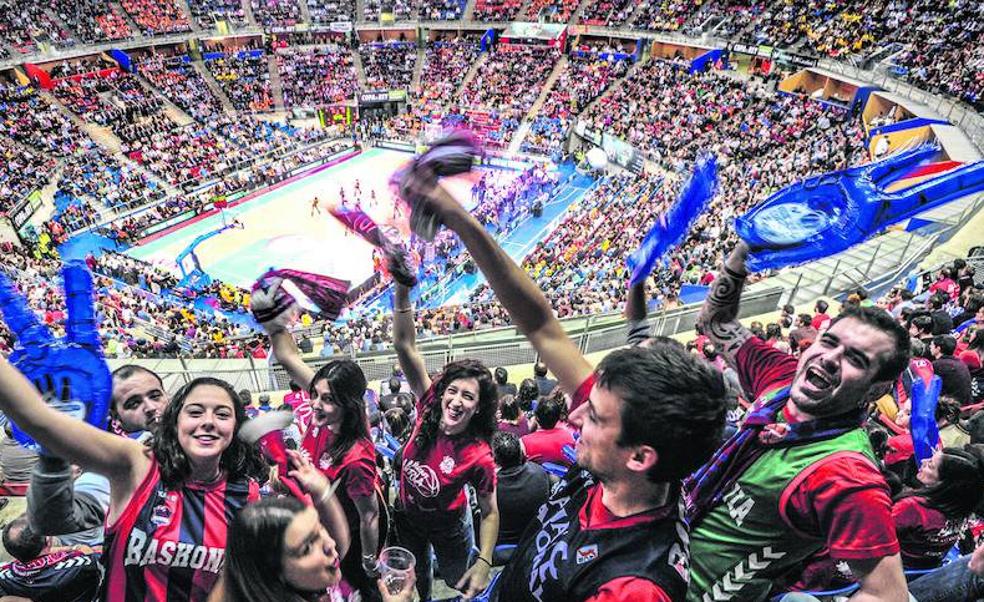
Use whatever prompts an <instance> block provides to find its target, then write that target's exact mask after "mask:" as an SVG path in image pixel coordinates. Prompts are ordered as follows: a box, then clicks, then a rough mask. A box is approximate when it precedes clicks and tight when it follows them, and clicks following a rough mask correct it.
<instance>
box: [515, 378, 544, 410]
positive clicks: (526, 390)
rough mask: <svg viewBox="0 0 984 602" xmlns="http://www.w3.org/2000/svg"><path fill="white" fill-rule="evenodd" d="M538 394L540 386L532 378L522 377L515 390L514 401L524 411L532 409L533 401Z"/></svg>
mask: <svg viewBox="0 0 984 602" xmlns="http://www.w3.org/2000/svg"><path fill="white" fill-rule="evenodd" d="M539 396H540V386H539V385H537V384H536V381H535V380H533V379H532V378H524V379H523V382H521V383H519V390H518V391H517V392H516V402H517V403H518V404H519V407H520V409H521V410H523V411H524V412H529V411H530V410H531V409H533V402H534V401H536V398H537V397H539Z"/></svg>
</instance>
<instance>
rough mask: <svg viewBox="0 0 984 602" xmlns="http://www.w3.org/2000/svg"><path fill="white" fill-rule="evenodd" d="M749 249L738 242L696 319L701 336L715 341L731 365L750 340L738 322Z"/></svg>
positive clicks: (750, 335)
mask: <svg viewBox="0 0 984 602" xmlns="http://www.w3.org/2000/svg"><path fill="white" fill-rule="evenodd" d="M746 257H748V245H746V244H745V243H744V242H743V241H738V244H737V245H735V248H734V250H733V251H731V254H730V255H728V257H727V258H726V259H725V260H724V264H723V265H722V267H721V271H720V272H719V273H718V276H717V278H715V279H714V283H713V284H712V285H711V294H709V295H708V296H707V299H706V300H705V301H704V306H703V307H702V308H701V310H700V315H699V316H698V317H697V323H698V324H700V325H701V327H703V329H704V333H705V334H706V335H707V336H708V337H710V338H711V340H712V341H714V342H715V343H716V344H717V345H718V347H719V348H720V350H721V352H722V353H723V354H724V356H725V358H727V360H728V361H729V362H731V363H732V365H733V364H734V359H735V354H736V353H737V352H738V349H739V348H741V346H742V345H743V344H744V343H745V341H747V340H748V339H750V338H751V337H752V333H751V331H749V330H748V329H747V328H745V327H744V326H742V325H741V323H740V322H738V308H739V305H740V303H741V291H742V289H743V288H744V287H745V277H746V276H748V271H747V270H746V269H745V258H746Z"/></svg>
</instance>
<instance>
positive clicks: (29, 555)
mask: <svg viewBox="0 0 984 602" xmlns="http://www.w3.org/2000/svg"><path fill="white" fill-rule="evenodd" d="M45 542H46V540H45V537H44V535H41V534H40V533H36V532H35V531H34V530H33V529H31V523H30V521H28V520H27V514H21V515H20V516H18V517H17V518H15V519H14V520H12V521H10V522H9V523H7V524H6V526H4V528H3V547H4V549H6V550H7V552H8V553H9V554H10V555H11V556H13V557H14V558H16V559H17V560H19V561H20V562H30V561H32V560H34V559H35V558H37V557H38V556H40V555H41V552H42V551H43V550H44V544H45Z"/></svg>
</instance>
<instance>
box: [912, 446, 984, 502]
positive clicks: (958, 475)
mask: <svg viewBox="0 0 984 602" xmlns="http://www.w3.org/2000/svg"><path fill="white" fill-rule="evenodd" d="M939 474H940V481H939V483H937V484H936V485H933V486H931V487H924V488H922V489H916V490H913V491H909V492H906V493H905V494H903V495H902V496H901V497H900V498H899V499H902V498H906V497H912V496H917V497H921V498H923V499H925V500H926V505H927V506H929V507H930V508H934V509H936V510H938V511H940V512H942V513H943V514H944V515H945V516H946V517H947V518H948V519H951V520H960V519H963V518H966V517H967V516H969V515H970V514H971V513H972V512H973V511H974V508H976V507H977V505H978V504H979V503H980V502H981V499H982V498H984V458H982V454H981V448H980V446H977V445H965V446H964V447H963V449H960V448H944V450H943V458H942V460H941V461H940V467H939Z"/></svg>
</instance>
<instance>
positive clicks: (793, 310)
mask: <svg viewBox="0 0 984 602" xmlns="http://www.w3.org/2000/svg"><path fill="white" fill-rule="evenodd" d="M782 311H783V312H784V313H787V314H795V313H796V308H795V307H793V306H792V305H790V304H789V303H787V304H785V305H783V306H782Z"/></svg>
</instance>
